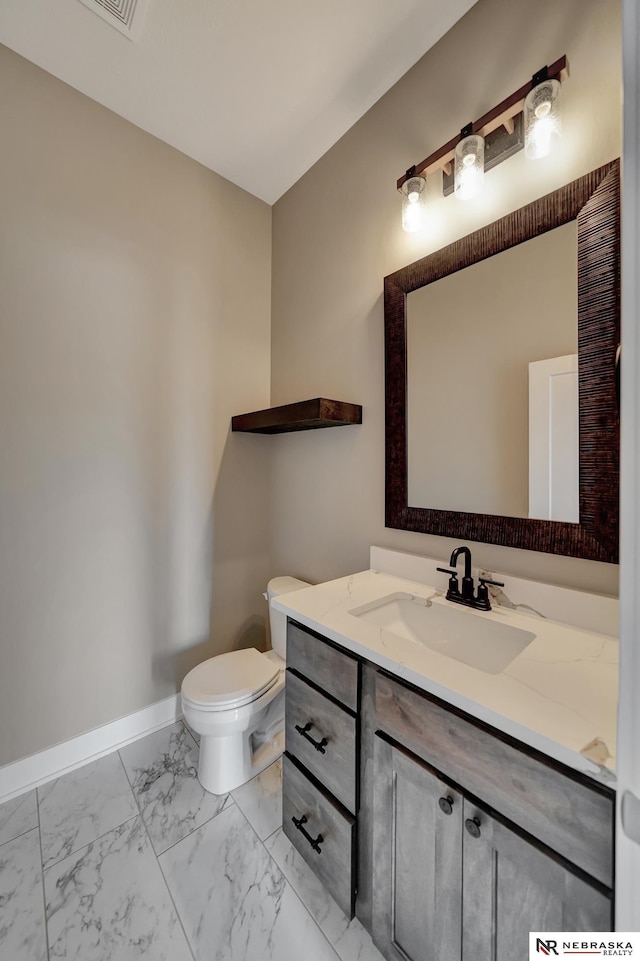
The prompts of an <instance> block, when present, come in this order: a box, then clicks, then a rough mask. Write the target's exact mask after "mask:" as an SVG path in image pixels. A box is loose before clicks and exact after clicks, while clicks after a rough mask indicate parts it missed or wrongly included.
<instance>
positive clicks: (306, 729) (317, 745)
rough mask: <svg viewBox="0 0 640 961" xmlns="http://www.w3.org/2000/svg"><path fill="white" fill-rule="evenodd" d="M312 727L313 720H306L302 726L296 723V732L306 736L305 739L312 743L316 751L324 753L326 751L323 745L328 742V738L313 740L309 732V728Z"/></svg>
mask: <svg viewBox="0 0 640 961" xmlns="http://www.w3.org/2000/svg"><path fill="white" fill-rule="evenodd" d="M312 727H313V722H312V721H307V723H306V724H305V726H304V727H300V725H299V724H296V731H297V732H298V734H300V735H302V737H304V738H306V739H307V741H310V742H311V744H313V746H314V747H315V749H316V751H319V752H320V754H326V753H327V752H326V751H325V747H326V746H327V744H328V743H329V738H327V737H323V738H322V740H321V741H315V740H314V739H313V738H312V737H311V735H310V734H309V731H310V730H311V728H312Z"/></svg>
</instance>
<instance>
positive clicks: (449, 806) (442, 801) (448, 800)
mask: <svg viewBox="0 0 640 961" xmlns="http://www.w3.org/2000/svg"><path fill="white" fill-rule="evenodd" d="M438 804H439V805H440V810H441V811H442V813H443V814H453V798H452V797H450V796H449V795H447V797H441V798H439V800H438Z"/></svg>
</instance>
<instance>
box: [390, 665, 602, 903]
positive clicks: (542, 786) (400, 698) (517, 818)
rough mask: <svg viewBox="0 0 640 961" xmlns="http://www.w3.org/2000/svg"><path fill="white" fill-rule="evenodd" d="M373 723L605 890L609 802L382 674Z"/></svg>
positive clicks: (597, 791) (599, 793) (581, 782)
mask: <svg viewBox="0 0 640 961" xmlns="http://www.w3.org/2000/svg"><path fill="white" fill-rule="evenodd" d="M375 714H376V724H377V725H378V726H379V727H380V728H382V729H383V730H384V731H386V732H387V733H388V734H389V735H390V736H391V737H393V738H394V739H395V740H397V741H399V742H400V743H401V744H403V745H404V746H406V747H407V748H408V749H409V750H410V751H412V752H413V753H414V754H416V755H418V757H421V758H423V759H424V760H425V761H427V763H428V764H430V765H432V766H433V767H434V768H435V769H436V770H438V771H441V772H446V776H447V778H450V779H451V780H452V781H453V782H454V783H457V784H461V785H463V786H464V788H465V790H466V791H468V792H469V793H470V794H473V795H475V796H476V797H478V798H481V799H482V801H483V802H485V803H486V804H487V805H489V806H490V807H491V808H493V809H494V810H495V811H497V812H498V813H499V814H502V815H503V816H504V817H505V818H507V819H508V820H510V821H512V822H513V823H514V824H516V825H518V826H520V827H521V828H522V829H523V830H525V831H526V832H528V833H529V834H531V835H532V836H533V837H534V838H537V839H538V840H539V841H541V842H542V843H543V844H545V845H548V846H549V847H550V848H551V849H552V850H554V851H557V852H558V854H560V855H562V856H563V857H565V858H566V859H567V860H568V861H571V862H572V863H573V864H575V865H577V866H578V867H580V868H582V869H583V870H584V871H586V872H587V873H588V874H590V875H591V876H592V877H594V878H597V879H598V880H599V881H601V882H602V883H603V884H605V885H607V887H612V886H613V824H614V820H613V819H614V797H613V792H611V791H609V790H608V789H607V788H604V787H603V788H599V787H598V786H593V787H591V786H590V785H588V784H586V783H585V782H584V780H583V779H582V778H581V777H580V775H572V774H565V773H563V771H562V770H561V769H560V768H559V766H557V765H556V764H555V763H554V762H547V761H545V760H544V759H543V758H542V757H541V756H539V755H538V754H537V752H533V751H528V750H523V749H521V748H519V747H518V746H516V745H515V744H513V743H511V742H510V741H509V740H505V738H504V736H500V734H499V732H493V731H492V730H491V729H489V730H488V729H485V728H484V727H482V726H480V725H479V724H476V723H474V722H473V721H471V720H467V719H466V718H464V717H462V716H461V715H460V714H458V713H457V712H454V711H451V710H448V709H447V708H445V707H444V706H443V705H442V704H440V703H439V702H438V701H436V700H435V699H433V698H432V697H431V696H430V695H427V694H423V693H418V692H417V691H413V690H411V689H410V688H407V687H405V686H404V685H403V684H400V683H398V682H397V681H395V680H393V679H392V678H390V677H388V676H386V675H385V674H381V673H377V674H376V680H375Z"/></svg>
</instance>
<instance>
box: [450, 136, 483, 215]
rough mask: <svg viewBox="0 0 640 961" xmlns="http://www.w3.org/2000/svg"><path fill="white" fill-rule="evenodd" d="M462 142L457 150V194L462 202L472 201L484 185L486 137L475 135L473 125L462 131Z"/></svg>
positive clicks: (457, 146) (455, 168)
mask: <svg viewBox="0 0 640 961" xmlns="http://www.w3.org/2000/svg"><path fill="white" fill-rule="evenodd" d="M460 136H461V137H462V140H460V142H459V143H458V144H457V145H456V150H455V167H454V170H455V192H456V197H458V198H459V199H460V200H471V199H472V198H473V197H477V195H478V194H479V193H480V191H481V190H482V185H483V183H484V137H483V136H481V135H480V134H478V133H473V124H471V123H470V124H467V126H466V127H463V128H462V130H461V131H460Z"/></svg>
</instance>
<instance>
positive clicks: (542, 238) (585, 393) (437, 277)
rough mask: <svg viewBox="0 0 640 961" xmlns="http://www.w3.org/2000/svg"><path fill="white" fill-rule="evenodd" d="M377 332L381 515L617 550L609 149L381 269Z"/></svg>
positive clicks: (615, 233) (585, 550)
mask: <svg viewBox="0 0 640 961" xmlns="http://www.w3.org/2000/svg"><path fill="white" fill-rule="evenodd" d="M385 342H386V418H387V420H386V524H387V526H388V527H398V528H401V529H404V530H413V531H420V532H423V533H433V534H442V535H444V536H448V537H454V538H457V539H463V540H478V541H484V542H486V543H495V544H503V545H506V546H512V547H520V548H526V549H530V550H539V551H547V552H550V553H557V554H569V555H572V556H575V557H587V558H591V559H596V560H601V561H610V562H615V561H616V560H617V541H618V469H619V468H618V433H619V430H618V417H617V408H616V388H615V360H616V349H617V345H618V342H619V165H618V162H617V161H616V162H614V163H612V164H608V165H606V166H605V167H603V168H600V169H599V170H596V171H593V172H592V173H590V174H587V175H586V176H585V177H582V178H580V179H579V180H577V181H574V182H573V183H571V184H568V185H567V186H565V187H562V188H560V189H559V190H557V191H555V192H554V193H552V194H549V195H548V196H547V197H543V198H542V199H541V200H539V201H536V202H534V203H533V204H529V205H528V206H527V207H523V208H521V209H520V210H517V211H515V212H514V213H512V214H509V215H508V216H506V217H504V218H502V219H501V220H499V221H497V222H496V223H494V224H490V225H489V226H488V227H485V228H483V229H482V230H479V231H477V232H476V233H474V234H471V235H470V236H469V237H465V238H463V239H462V240H459V241H456V242H455V243H454V244H451V245H450V246H448V247H445V248H443V249H442V250H439V251H436V252H435V253H434V254H431V255H429V256H427V257H425V258H423V259H422V260H419V261H417V262H416V263H414V264H410V265H409V266H408V267H405V268H402V269H401V270H399V271H396V273H394V274H391V275H390V276H389V277H387V278H385ZM550 425H551V426H550ZM552 518H553V519H552Z"/></svg>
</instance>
